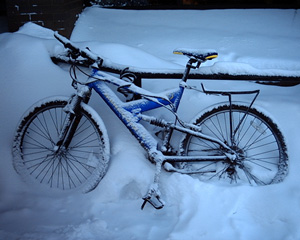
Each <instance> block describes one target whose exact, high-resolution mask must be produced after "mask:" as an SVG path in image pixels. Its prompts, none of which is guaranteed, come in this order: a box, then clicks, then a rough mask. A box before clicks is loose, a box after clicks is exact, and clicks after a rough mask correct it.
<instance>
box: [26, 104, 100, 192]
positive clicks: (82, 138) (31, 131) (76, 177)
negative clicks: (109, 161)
mask: <svg viewBox="0 0 300 240" xmlns="http://www.w3.org/2000/svg"><path fill="white" fill-rule="evenodd" d="M63 107H64V105H58V106H52V107H49V108H47V109H45V108H44V109H43V110H42V111H40V112H38V113H37V114H36V115H35V116H34V118H32V119H31V120H30V121H29V123H28V125H27V126H26V130H25V132H24V135H23V139H22V140H23V141H22V143H23V144H22V146H21V149H22V159H23V164H24V167H25V169H26V170H27V173H28V174H29V175H30V176H31V177H32V178H33V179H35V181H37V182H39V183H42V184H46V185H48V186H49V187H51V188H56V189H60V190H69V189H73V188H78V187H80V186H82V185H84V183H85V182H86V181H87V179H89V178H90V177H91V176H92V175H93V174H94V173H95V171H97V167H98V165H99V161H100V159H101V156H102V155H103V152H102V148H103V145H102V141H101V136H100V135H99V132H98V130H97V129H96V128H95V127H94V125H93V124H92V123H91V119H90V118H89V117H87V116H86V115H85V113H83V115H82V119H81V121H80V123H79V125H78V128H77V130H76V133H75V134H74V137H73V139H72V141H71V143H70V145H69V147H68V149H64V148H60V149H59V150H58V149H57V147H56V143H57V141H58V136H59V134H60V132H61V131H62V128H63V125H64V123H65V121H66V119H67V114H66V113H65V112H64V111H63Z"/></svg>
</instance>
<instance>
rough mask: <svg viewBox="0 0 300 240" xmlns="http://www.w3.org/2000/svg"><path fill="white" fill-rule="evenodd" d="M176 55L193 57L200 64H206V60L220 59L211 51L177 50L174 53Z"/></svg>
mask: <svg viewBox="0 0 300 240" xmlns="http://www.w3.org/2000/svg"><path fill="white" fill-rule="evenodd" d="M173 53H174V54H180V55H185V56H188V57H190V58H191V57H193V58H195V59H196V60H198V61H200V62H205V61H206V60H212V59H214V58H216V57H218V53H217V52H216V51H215V50H211V49H187V48H177V49H175V50H174V51H173Z"/></svg>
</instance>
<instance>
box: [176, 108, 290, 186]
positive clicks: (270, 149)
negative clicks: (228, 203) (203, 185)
mask: <svg viewBox="0 0 300 240" xmlns="http://www.w3.org/2000/svg"><path fill="white" fill-rule="evenodd" d="M195 124H196V125H198V126H200V127H201V132H202V133H204V134H207V135H209V136H212V137H214V138H217V139H219V140H221V141H222V142H224V143H226V144H227V145H228V146H230V147H231V149H232V150H233V152H235V155H236V159H235V160H229V159H228V160H226V161H222V162H213V161H204V162H193V163H190V162H189V163H182V164H180V165H179V166H180V168H184V169H185V170H188V171H190V172H198V173H199V174H197V176H198V177H199V178H200V179H202V180H212V179H225V180H227V181H229V182H230V183H243V182H247V183H249V184H251V185H267V184H272V183H278V182H281V181H282V180H283V179H284V178H285V176H286V175H287V172H288V156H287V153H286V152H287V150H286V145H285V142H284V138H283V136H282V134H281V132H280V131H279V129H278V127H277V125H276V124H275V123H274V122H273V121H272V120H271V119H270V118H269V117H267V116H266V115H264V114H263V113H261V112H259V111H258V110H256V109H255V108H250V109H249V108H248V107H246V106H243V105H232V106H231V109H230V106H228V105H222V106H219V107H217V108H214V109H213V110H211V111H208V112H206V113H204V114H203V115H202V116H200V117H199V118H197V120H196V121H195ZM181 149H182V150H181V154H182V155H194V156H197V155H199V156H201V155H202V156H203V155H209V156H218V155H224V153H225V150H224V149H222V148H221V147H220V146H219V145H218V144H216V143H213V142H211V141H208V140H205V139H201V138H198V137H195V136H192V135H189V134H187V135H186V136H185V137H184V138H183V140H182V142H181Z"/></svg>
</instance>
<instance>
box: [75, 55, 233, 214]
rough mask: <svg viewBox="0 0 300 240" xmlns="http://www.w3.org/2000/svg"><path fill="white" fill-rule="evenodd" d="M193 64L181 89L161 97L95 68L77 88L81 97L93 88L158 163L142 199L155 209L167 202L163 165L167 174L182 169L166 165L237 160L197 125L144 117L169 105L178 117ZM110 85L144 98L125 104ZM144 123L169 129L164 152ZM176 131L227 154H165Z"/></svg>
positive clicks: (188, 65) (164, 143)
mask: <svg viewBox="0 0 300 240" xmlns="http://www.w3.org/2000/svg"><path fill="white" fill-rule="evenodd" d="M193 62H194V60H193V59H192V60H190V62H189V63H188V64H187V70H186V72H185V74H184V75H183V78H182V81H181V82H180V84H179V87H178V88H176V89H173V90H170V91H167V92H164V93H162V94H155V93H152V92H148V91H146V90H145V89H142V88H140V87H138V86H136V85H134V84H133V83H129V82H127V81H125V80H122V79H120V78H117V77H114V76H112V75H109V74H107V73H105V72H102V71H99V70H97V69H93V72H92V74H91V76H90V78H89V80H88V81H87V84H86V85H81V87H78V88H77V91H78V95H80V96H82V95H89V94H90V91H91V89H94V90H95V91H96V92H97V93H98V94H99V95H100V96H101V98H102V99H103V100H104V101H105V103H106V104H107V105H108V106H109V107H110V108H111V109H112V111H113V112H114V113H115V114H116V115H117V116H118V117H119V119H120V120H121V121H122V122H123V123H124V125H125V126H126V127H127V128H128V129H129V131H130V132H131V133H132V134H133V135H134V136H135V138H136V139H137V140H138V141H139V143H140V144H141V145H142V146H143V148H144V149H145V150H146V151H147V153H148V156H149V159H150V160H151V161H152V162H154V163H155V164H156V173H155V177H154V183H153V184H152V186H151V187H150V190H149V192H148V194H147V195H146V196H145V197H144V198H143V199H144V200H145V202H144V204H143V206H144V205H145V203H146V202H150V203H151V204H152V205H153V206H154V207H155V208H158V209H159V208H162V207H163V205H164V203H163V201H162V200H161V199H160V193H159V190H158V182H159V175H160V172H161V168H162V166H164V167H165V168H166V169H167V170H168V171H177V172H180V169H177V168H173V167H172V165H171V164H166V163H167V162H169V163H172V162H189V161H225V160H226V159H230V158H234V154H233V153H232V150H231V149H230V147H229V146H227V145H226V144H225V143H224V142H222V141H220V140H219V139H216V138H213V137H211V136H207V135H204V134H202V133H201V131H200V128H199V127H197V126H196V125H193V124H189V123H184V122H180V125H179V124H178V125H177V124H176V122H175V123H172V122H167V121H165V120H163V119H157V118H155V117H153V116H147V115H144V114H143V113H144V112H146V111H149V110H153V109H156V108H160V107H166V106H169V108H170V109H171V110H172V111H173V112H174V113H175V114H176V112H177V109H178V107H179V104H180V100H181V98H182V95H183V92H184V89H185V87H186V84H185V81H186V79H187V75H188V73H189V70H190V68H191V67H192V63H193ZM109 84H112V85H114V86H116V87H117V88H118V89H123V90H124V89H126V91H129V92H131V93H133V94H136V95H140V96H143V98H141V99H138V100H132V101H129V102H124V101H122V100H121V99H120V98H119V97H118V96H117V94H116V93H115V92H114V91H113V90H112V89H111V87H110V86H109ZM84 92H85V93H84ZM142 120H143V121H146V122H149V123H150V124H153V125H157V126H160V127H162V128H165V129H166V130H167V134H166V136H165V139H164V140H163V144H162V148H161V149H158V142H157V140H156V139H155V138H154V137H153V136H152V134H150V133H149V131H147V130H146V129H145V128H144V126H143V125H142V124H141V123H140V121H142ZM174 130H177V131H180V132H183V133H187V134H191V135H194V136H197V137H200V138H204V139H206V140H209V141H212V142H214V143H217V144H219V145H220V147H222V148H223V149H224V150H225V152H227V153H226V154H224V155H220V156H203V155H202V156H179V155H169V154H164V153H168V152H169V146H170V144H169V142H170V139H171V135H172V133H173V131H174ZM185 171H186V170H184V169H182V173H187V172H185ZM143 206H142V207H143Z"/></svg>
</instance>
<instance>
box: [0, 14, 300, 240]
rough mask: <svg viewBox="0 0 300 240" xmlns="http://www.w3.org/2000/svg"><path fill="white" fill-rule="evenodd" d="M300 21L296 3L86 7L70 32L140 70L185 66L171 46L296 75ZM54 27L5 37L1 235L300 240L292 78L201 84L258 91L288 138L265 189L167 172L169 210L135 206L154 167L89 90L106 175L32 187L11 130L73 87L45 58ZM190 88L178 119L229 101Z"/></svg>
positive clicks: (157, 85)
mask: <svg viewBox="0 0 300 240" xmlns="http://www.w3.org/2000/svg"><path fill="white" fill-rule="evenodd" d="M298 26H299V14H298V13H297V12H295V11H294V10H251V11H244V10H226V11H221V10H214V11H122V10H105V9H98V8H89V9H86V10H85V11H84V13H82V14H81V16H80V18H79V20H78V22H77V24H76V28H75V30H74V32H73V35H72V40H73V41H78V42H90V43H91V45H93V46H95V48H96V47H97V51H101V53H102V54H103V55H105V56H106V57H110V58H111V59H113V61H116V62H119V63H127V61H128V62H130V64H134V65H136V64H139V66H140V67H147V66H149V65H151V66H155V67H159V66H161V67H162V68H165V67H166V66H167V65H168V67H177V66H178V65H180V66H182V65H183V64H184V63H185V61H186V59H185V58H184V57H178V56H175V55H174V56H173V55H172V51H173V49H174V48H177V47H188V48H197V47H198V46H200V47H201V48H214V49H217V50H218V51H219V53H220V57H219V58H218V59H217V60H215V61H214V62H208V63H207V64H208V65H206V66H207V67H210V66H212V68H215V67H218V65H219V64H222V62H227V63H228V64H229V63H232V64H235V63H236V64H246V65H247V68H248V67H250V66H252V67H253V68H256V69H263V70H264V71H265V70H266V69H273V68H274V69H277V70H279V71H281V70H284V71H291V72H296V71H299V57H298V55H297V54H298V53H299V34H300V29H299V28H298ZM51 35H52V32H51V31H49V30H47V29H44V28H40V27H37V26H35V25H32V24H28V25H26V26H24V27H23V28H22V29H21V30H20V31H19V32H17V33H12V34H10V33H5V34H1V35H0V44H1V48H0V59H1V64H0V72H1V77H0V79H1V90H0V102H1V105H0V109H1V118H0V126H1V127H0V146H1V148H0V149H1V162H2V166H1V168H0V195H1V198H0V212H1V214H0V239H26V240H29V239H30V240H35V239H47V240H48V239H49V240H50V239H70V240H71V239H72V240H75V239H80V240H82V239H84V240H85V239H86V240H87V239H89V240H92V239H94V240H99V239H101V240H117V239H120V240H121V239H122V240H123V239H149V240H152V239H155V240H165V239H169V240H177V239H178V240H183V239H188V240H194V239H195V240H199V239H203V240H214V239H215V240H227V239H237V240H252V239H264V240H283V239H286V240H296V239H299V238H300V230H299V221H300V204H299V201H300V200H299V199H300V187H299V173H298V171H299V169H300V162H299V160H298V158H299V157H298V155H299V154H298V152H299V146H298V145H299V142H300V137H299V136H300V128H299V127H297V126H298V123H299V120H300V105H299V97H298V96H299V93H300V87H299V86H295V87H289V88H280V87H272V86H261V85H256V84H253V83H248V82H230V81H202V82H204V83H205V85H206V87H207V88H209V89H232V90H236V89H246V90H249V89H257V88H259V89H261V92H262V93H261V95H260V96H259V99H258V100H257V104H258V105H260V106H261V108H264V109H265V110H266V111H268V112H269V114H270V115H271V116H272V117H273V118H274V120H275V121H276V122H277V123H278V125H279V127H280V128H281V130H282V132H283V134H284V135H285V137H286V141H287V145H288V150H289V159H290V172H289V175H288V177H287V178H286V180H285V181H284V182H283V183H280V184H276V185H271V186H266V187H250V186H233V185H226V184H222V183H221V182H200V181H199V180H197V179H194V178H192V177H190V176H186V175H181V174H174V173H172V174H171V173H167V172H164V173H163V174H162V181H161V191H162V195H163V198H164V200H165V201H166V206H165V207H164V208H163V209H162V210H160V211H156V210H154V209H153V208H151V207H150V206H149V205H147V206H146V207H145V209H144V210H143V211H141V210H140V206H141V204H142V200H141V197H142V196H143V195H144V194H145V193H146V191H147V189H148V186H149V184H150V183H151V182H152V179H153V174H154V169H155V166H154V165H152V164H151V163H150V162H148V161H147V159H146V158H145V153H144V152H143V150H142V149H141V148H140V146H139V145H138V143H137V142H136V140H135V139H134V138H133V137H132V136H131V135H130V134H129V133H128V131H127V129H125V128H124V127H123V126H122V125H121V124H120V123H119V121H118V119H117V118H116V117H115V116H113V115H112V113H111V112H110V111H109V109H108V108H107V107H106V106H105V105H104V104H103V103H102V102H101V101H99V99H98V98H97V96H96V95H94V96H93V99H92V103H91V106H92V107H94V108H95V109H96V110H97V111H98V112H99V113H100V115H101V117H102V118H103V120H104V122H105V124H106V126H107V129H108V132H109V136H110V141H111V146H112V148H111V153H112V155H111V162H110V167H109V171H108V173H107V175H106V176H105V177H104V179H103V180H102V182H101V183H100V185H99V186H98V187H97V188H96V189H95V190H94V191H93V192H91V193H89V194H86V195H80V194H75V193H74V194H70V195H67V196H66V195H64V194H59V195H58V194H55V195H53V193H51V192H48V191H41V190H38V191H37V189H35V188H33V187H32V186H30V185H27V184H25V183H23V182H22V181H21V179H20V177H19V176H18V175H17V174H16V173H15V171H14V169H13V167H12V163H11V162H12V156H11V146H12V141H13V135H14V131H15V128H16V126H17V123H18V121H19V119H20V117H21V116H22V114H23V113H24V111H25V110H26V109H27V108H29V107H30V106H31V105H32V104H33V103H34V102H36V101H38V100H40V99H41V98H45V97H49V96H52V95H70V94H71V93H72V92H73V90H72V88H71V86H70V83H71V82H70V79H69V76H68V71H67V69H66V68H64V67H62V68H61V67H59V66H57V65H55V64H53V63H52V62H51V60H50V58H49V54H50V53H53V51H54V52H55V51H60V50H61V49H60V47H59V46H58V45H56V42H55V40H53V37H51ZM145 52H146V53H145ZM154 56H155V57H154ZM146 60H148V61H146ZM218 60H219V61H220V62H221V63H220V62H219V61H218ZM222 68H223V67H222ZM177 83H178V81H177V80H163V81H162V80H145V81H144V82H143V85H144V86H145V88H146V89H150V90H153V91H161V90H165V89H167V88H170V87H172V86H174V85H176V84H177ZM192 85H195V86H199V85H200V82H199V81H192ZM187 93H188V94H185V96H184V99H183V106H182V107H181V108H180V110H179V114H180V115H182V116H183V118H184V120H190V119H192V118H193V116H194V115H195V114H196V113H198V112H199V111H200V110H201V109H203V108H205V107H207V106H209V105H211V104H213V103H215V102H218V101H225V99H224V98H219V97H207V96H204V95H203V94H201V93H197V92H192V91H188V92H187ZM239 100H246V99H244V98H242V99H239ZM190 106H195V107H193V108H190ZM156 113H157V114H162V115H165V114H166V113H165V112H163V111H158V112H156ZM125 143H126V144H125Z"/></svg>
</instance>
